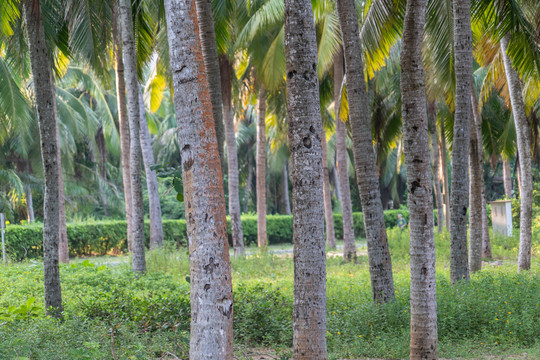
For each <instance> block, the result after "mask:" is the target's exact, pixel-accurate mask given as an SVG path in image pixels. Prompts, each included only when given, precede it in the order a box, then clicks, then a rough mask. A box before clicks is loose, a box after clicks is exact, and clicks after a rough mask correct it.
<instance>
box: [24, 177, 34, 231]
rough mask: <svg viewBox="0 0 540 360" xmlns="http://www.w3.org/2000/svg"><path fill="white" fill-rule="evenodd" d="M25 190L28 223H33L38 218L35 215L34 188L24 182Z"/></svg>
mask: <svg viewBox="0 0 540 360" xmlns="http://www.w3.org/2000/svg"><path fill="white" fill-rule="evenodd" d="M24 192H25V196H26V212H27V215H28V218H27V220H28V223H33V222H34V221H36V218H35V216H34V200H33V198H32V188H30V184H24Z"/></svg>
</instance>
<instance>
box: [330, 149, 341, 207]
mask: <svg viewBox="0 0 540 360" xmlns="http://www.w3.org/2000/svg"><path fill="white" fill-rule="evenodd" d="M336 155H337V154H336ZM333 165H334V168H333V170H332V179H333V180H334V184H335V186H334V190H335V194H334V195H335V196H336V199H338V201H339V202H340V203H341V191H340V190H339V188H340V184H339V177H338V175H337V160H336V159H334V163H333Z"/></svg>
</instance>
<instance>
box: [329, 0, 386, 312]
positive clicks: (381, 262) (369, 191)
mask: <svg viewBox="0 0 540 360" xmlns="http://www.w3.org/2000/svg"><path fill="white" fill-rule="evenodd" d="M337 10H338V15H339V21H340V24H341V33H342V35H343V36H342V38H343V47H344V50H345V71H346V76H347V94H348V100H349V120H350V122H351V129H352V138H353V145H354V146H353V148H354V163H355V170H356V180H357V182H358V189H359V192H360V200H361V203H362V210H363V212H364V225H365V229H366V242H367V248H368V255H369V272H370V276H371V288H372V291H373V299H374V300H375V301H377V302H387V301H390V300H392V299H394V297H395V293H394V281H393V277H392V260H391V258H390V250H389V248H388V239H387V235H386V227H385V223H384V214H383V207H382V202H381V192H380V189H379V177H378V174H377V165H376V162H375V153H374V150H373V139H372V136H371V119H370V116H369V114H370V111H369V103H368V97H367V91H366V84H365V78H364V67H363V64H362V44H361V43H360V37H359V31H358V16H357V13H356V6H355V3H354V0H339V1H337ZM339 181H340V183H341V182H342V181H343V179H342V178H341V177H340V179H339ZM344 188H345V186H343V185H341V190H342V191H341V195H342V198H344V197H345V194H344V193H343V190H344ZM344 200H345V199H344ZM342 204H345V201H343V202H342ZM343 206H345V205H343Z"/></svg>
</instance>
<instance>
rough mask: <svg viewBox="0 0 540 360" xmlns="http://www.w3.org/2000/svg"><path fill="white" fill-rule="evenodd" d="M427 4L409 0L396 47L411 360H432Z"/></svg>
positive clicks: (434, 331)
mask: <svg viewBox="0 0 540 360" xmlns="http://www.w3.org/2000/svg"><path fill="white" fill-rule="evenodd" d="M426 7H427V0H408V1H407V10H406V12H405V20H404V25H403V40H402V47H401V97H402V106H401V109H402V116H403V151H404V152H405V166H406V169H407V189H408V204H409V217H410V226H409V227H410V239H411V240H410V241H411V246H410V256H411V262H410V263H411V265H410V266H411V300H410V303H411V345H410V359H412V360H416V359H437V358H438V336H437V301H436V291H435V241H434V237H433V204H432V192H431V169H430V152H429V137H428V121H427V115H426V102H425V101H426V100H425V99H426V90H425V83H424V81H425V80H424V69H423V67H422V40H423V35H424V24H425V14H426Z"/></svg>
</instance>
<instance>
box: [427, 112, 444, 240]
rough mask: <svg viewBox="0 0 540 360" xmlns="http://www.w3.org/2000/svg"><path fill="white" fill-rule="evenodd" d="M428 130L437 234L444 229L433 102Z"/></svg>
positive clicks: (429, 113) (429, 114)
mask: <svg viewBox="0 0 540 360" xmlns="http://www.w3.org/2000/svg"><path fill="white" fill-rule="evenodd" d="M428 128H429V137H430V138H431V153H432V157H433V161H432V167H431V169H432V170H431V171H432V173H433V188H434V189H435V203H436V205H437V229H438V231H439V234H440V233H442V231H443V228H444V210H443V206H444V205H443V196H442V190H441V181H440V179H439V174H438V171H439V146H438V137H437V116H436V108H435V102H431V103H430V104H429V105H428Z"/></svg>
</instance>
